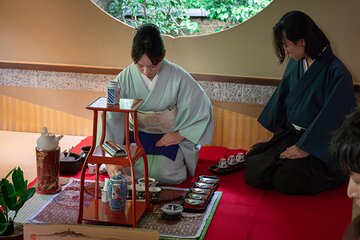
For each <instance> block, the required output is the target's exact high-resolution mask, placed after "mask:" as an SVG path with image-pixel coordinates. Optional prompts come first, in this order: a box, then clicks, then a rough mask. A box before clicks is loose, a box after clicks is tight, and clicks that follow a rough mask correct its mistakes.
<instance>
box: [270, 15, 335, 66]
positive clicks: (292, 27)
mask: <svg viewBox="0 0 360 240" xmlns="http://www.w3.org/2000/svg"><path fill="white" fill-rule="evenodd" d="M284 36H285V37H286V38H287V39H288V40H290V41H291V42H293V43H296V41H298V40H300V39H304V40H305V53H306V55H308V56H309V57H311V58H312V59H315V58H317V57H318V56H319V54H320V53H321V52H322V50H323V49H324V48H325V47H326V46H327V45H329V44H330V42H329V40H328V39H327V37H326V36H325V34H324V33H323V32H322V31H321V29H320V28H319V27H318V26H317V25H316V24H315V22H314V21H313V20H312V19H311V18H310V17H309V16H308V15H306V14H305V13H303V12H300V11H291V12H288V13H286V14H285V15H284V16H282V17H281V19H280V20H279V22H277V23H276V24H275V26H274V27H273V43H274V47H275V53H276V56H277V57H278V59H279V62H280V63H283V62H284V60H285V57H286V54H285V50H284V46H283V37H284Z"/></svg>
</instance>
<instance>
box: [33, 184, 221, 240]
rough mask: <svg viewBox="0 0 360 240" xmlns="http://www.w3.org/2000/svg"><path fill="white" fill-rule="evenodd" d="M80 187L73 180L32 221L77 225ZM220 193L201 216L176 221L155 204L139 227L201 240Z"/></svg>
mask: <svg viewBox="0 0 360 240" xmlns="http://www.w3.org/2000/svg"><path fill="white" fill-rule="evenodd" d="M85 184H86V186H91V185H93V184H94V182H87V181H86V182H85ZM79 188H80V181H79V180H76V179H72V181H71V183H69V184H68V185H67V186H66V187H65V188H64V190H63V191H62V192H61V193H60V194H59V195H57V196H56V197H55V198H54V199H53V200H52V201H51V202H50V203H49V204H48V205H47V206H46V207H45V208H44V209H43V210H42V211H41V212H39V214H37V215H36V216H35V217H34V218H33V219H31V222H37V223H39V222H40V223H61V224H75V223H76V222H77V217H78V211H79V197H80V196H79ZM172 189H173V190H176V191H180V192H183V193H184V195H185V194H186V192H187V189H183V188H172ZM84 196H85V202H84V206H85V207H86V206H89V204H90V201H91V200H92V199H93V195H91V194H89V193H87V192H85V194H84ZM221 196H222V193H221V192H215V193H214V196H213V197H212V199H211V201H210V203H209V206H208V208H207V210H206V211H205V212H204V213H189V212H183V216H182V218H181V219H179V220H165V219H163V218H162V217H161V206H162V204H154V205H153V212H152V213H149V214H146V215H144V216H143V217H142V218H141V219H140V221H139V223H138V227H139V228H143V229H151V230H155V231H158V232H159V233H160V236H161V239H172V240H174V239H202V238H203V237H204V236H205V234H206V231H207V228H208V226H209V224H210V222H211V219H212V217H213V214H214V212H215V209H216V207H217V205H218V203H219V201H220V199H221Z"/></svg>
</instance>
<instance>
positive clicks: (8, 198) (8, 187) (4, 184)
mask: <svg viewBox="0 0 360 240" xmlns="http://www.w3.org/2000/svg"><path fill="white" fill-rule="evenodd" d="M0 187H1V192H2V194H3V196H4V200H5V203H6V205H7V207H8V208H9V209H10V210H14V211H15V205H16V194H15V188H14V185H13V184H11V183H10V182H9V181H8V180H7V179H5V178H3V179H2V180H1V183H0Z"/></svg>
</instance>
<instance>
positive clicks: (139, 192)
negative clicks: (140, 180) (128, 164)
mask: <svg viewBox="0 0 360 240" xmlns="http://www.w3.org/2000/svg"><path fill="white" fill-rule="evenodd" d="M136 197H137V198H138V199H145V187H144V186H141V185H139V184H136Z"/></svg>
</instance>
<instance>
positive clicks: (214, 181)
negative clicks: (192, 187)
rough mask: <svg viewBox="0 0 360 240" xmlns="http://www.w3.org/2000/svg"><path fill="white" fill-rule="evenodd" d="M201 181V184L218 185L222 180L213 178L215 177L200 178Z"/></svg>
mask: <svg viewBox="0 0 360 240" xmlns="http://www.w3.org/2000/svg"><path fill="white" fill-rule="evenodd" d="M199 180H200V182H203V183H213V184H215V183H218V182H219V181H220V179H219V178H218V177H213V176H199Z"/></svg>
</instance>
